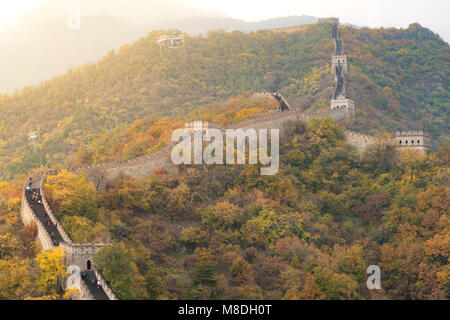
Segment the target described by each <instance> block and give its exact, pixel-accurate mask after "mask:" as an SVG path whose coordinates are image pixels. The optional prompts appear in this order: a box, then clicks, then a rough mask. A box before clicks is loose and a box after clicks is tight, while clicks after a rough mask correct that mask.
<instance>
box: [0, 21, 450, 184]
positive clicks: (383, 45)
mask: <svg viewBox="0 0 450 320" xmlns="http://www.w3.org/2000/svg"><path fill="white" fill-rule="evenodd" d="M341 31H342V34H343V40H344V49H345V52H346V53H347V54H348V56H349V59H350V66H351V70H350V74H351V76H350V79H349V83H348V85H347V90H348V93H349V95H350V96H351V97H352V99H354V100H355V102H356V105H357V108H356V109H357V116H356V119H357V122H356V124H355V125H354V129H356V130H360V131H364V132H367V131H370V132H372V133H375V132H377V131H379V130H382V131H384V130H387V131H390V132H393V130H394V129H395V128H396V127H399V126H408V127H410V128H414V126H415V125H417V126H420V127H423V128H424V129H425V130H428V131H429V132H430V133H431V134H432V135H433V138H434V143H435V144H437V143H438V141H439V140H438V138H439V137H441V136H443V135H446V134H447V133H448V123H449V121H448V118H449V117H448V116H449V114H448V112H449V96H448V85H449V80H448V74H449V70H450V50H449V46H448V44H447V43H445V42H444V41H443V40H441V39H440V38H439V37H438V36H437V35H434V34H433V33H431V32H430V31H429V30H427V29H425V28H422V27H420V26H418V25H412V26H410V28H408V29H407V30H394V29H392V30H391V29H389V30H368V29H361V30H357V29H353V28H350V27H343V28H341ZM161 34H162V32H151V33H149V35H148V36H147V37H146V38H143V39H141V40H139V41H138V42H136V43H134V44H132V45H125V46H123V47H122V48H121V49H120V51H118V52H116V53H114V52H110V53H109V54H107V55H106V56H105V57H104V58H103V59H102V60H101V61H99V62H98V63H96V64H91V65H85V66H83V67H80V68H78V69H75V70H72V71H70V72H69V73H68V74H65V75H62V76H60V77H57V78H54V79H52V80H50V81H47V82H45V83H43V84H41V85H40V86H38V87H36V88H26V89H24V90H22V91H21V92H18V93H16V94H14V95H4V96H0V111H1V112H0V166H1V171H2V176H3V177H4V178H12V177H14V176H15V175H17V174H20V173H25V172H28V171H29V170H30V169H32V168H36V167H39V166H50V165H53V164H57V163H62V162H63V161H65V160H66V158H67V156H70V155H71V154H74V153H75V152H76V151H77V150H78V149H80V148H81V147H87V146H88V145H89V144H90V143H91V142H92V141H93V140H94V139H96V138H98V137H100V135H101V134H102V133H108V132H110V131H111V130H112V129H115V128H118V127H119V126H122V127H123V128H124V129H123V130H125V128H126V127H127V126H128V125H130V124H131V123H133V122H134V121H136V120H138V119H142V118H146V117H154V119H156V120H158V119H159V118H160V117H162V116H168V117H179V116H183V115H187V114H188V113H190V112H192V111H193V110H195V109H197V108H198V107H199V106H205V105H207V104H208V103H217V102H225V101H227V100H228V99H229V98H230V97H234V96H239V95H242V94H244V93H245V92H246V91H264V90H269V91H280V92H282V93H283V94H284V95H285V96H287V98H288V99H289V100H290V101H292V104H293V105H294V106H297V107H298V108H299V109H301V110H310V111H324V110H327V109H328V107H329V99H330V97H331V93H332V91H333V79H332V77H331V75H330V74H329V58H330V55H331V54H332V52H333V50H334V49H333V47H332V46H333V45H332V42H331V40H330V38H331V25H329V24H326V23H325V24H315V25H310V26H306V27H304V28H303V29H302V31H300V32H295V33H290V34H284V33H274V32H271V31H261V32H257V33H251V34H244V33H241V32H231V33H224V32H211V33H209V34H208V36H207V37H194V38H192V37H188V38H187V39H186V46H185V48H183V49H180V50H173V51H163V52H162V53H161V52H160V49H159V47H158V46H157V45H156V44H155V40H156V39H157V37H158V36H159V35H161ZM32 131H33V132H36V133H37V134H38V135H39V137H38V139H37V140H36V147H37V148H36V152H33V148H32V145H31V141H30V140H28V139H27V137H28V135H29V133H30V132H32ZM441 140H444V138H442V137H441Z"/></svg>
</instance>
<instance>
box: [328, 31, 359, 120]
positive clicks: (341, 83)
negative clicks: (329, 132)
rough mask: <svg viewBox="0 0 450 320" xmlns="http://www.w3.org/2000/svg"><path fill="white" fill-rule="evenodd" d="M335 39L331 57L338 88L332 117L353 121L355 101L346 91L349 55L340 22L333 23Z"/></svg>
mask: <svg viewBox="0 0 450 320" xmlns="http://www.w3.org/2000/svg"><path fill="white" fill-rule="evenodd" d="M333 41H334V43H335V47H336V52H335V55H333V57H332V59H331V70H332V74H333V75H334V76H335V81H336V89H335V91H334V94H333V97H332V99H331V102H330V111H329V115H330V117H331V118H332V119H333V120H335V121H344V122H349V123H353V122H354V121H355V103H354V102H353V101H352V100H350V98H349V97H348V96H347V95H346V93H345V75H346V74H348V69H347V56H346V55H344V48H343V46H342V39H341V36H340V33H339V31H338V24H337V23H335V24H333Z"/></svg>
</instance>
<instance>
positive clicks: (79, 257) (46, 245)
mask: <svg viewBox="0 0 450 320" xmlns="http://www.w3.org/2000/svg"><path fill="white" fill-rule="evenodd" d="M28 181H29V180H28V179H27V180H26V182H25V183H24V186H23V190H22V203H21V209H20V216H21V219H22V221H23V223H24V224H25V225H28V224H30V223H35V224H36V226H37V230H38V233H37V239H38V240H39V242H40V243H41V245H42V248H43V249H44V250H49V249H54V248H55V244H54V242H53V241H52V239H51V236H50V235H49V232H48V231H47V229H46V227H45V226H44V224H43V223H42V221H41V220H40V219H39V218H38V217H37V216H36V214H35V212H34V211H33V209H32V208H31V206H30V203H29V202H28V200H27V197H26V188H27V185H28V184H27V183H28ZM32 181H34V182H33V183H36V181H38V185H37V186H34V187H33V188H36V187H37V189H39V190H40V194H41V195H42V203H43V206H44V209H45V212H46V214H47V217H48V219H50V220H51V221H52V223H53V224H54V225H55V226H56V229H57V231H58V233H59V234H60V235H61V238H62V239H63V242H61V243H59V246H60V247H61V249H63V251H64V253H65V261H64V263H65V265H66V266H72V265H73V266H77V267H78V268H79V269H80V271H86V270H93V269H94V268H95V267H94V263H93V255H94V254H95V253H96V252H97V251H98V250H100V249H101V248H102V247H103V246H105V245H107V244H106V243H75V242H73V241H72V240H71V239H70V237H69V236H68V235H67V233H66V232H65V230H64V228H63V227H62V225H61V224H60V223H59V221H58V220H57V218H56V217H55V215H54V214H53V212H52V210H51V208H50V206H49V205H48V202H47V199H46V198H45V181H46V174H43V175H42V176H40V177H37V178H36V177H35V178H34V179H32ZM95 272H96V274H97V275H98V276H99V277H98V278H97V279H99V281H100V282H102V283H103V284H102V288H103V290H104V292H105V293H106V294H107V296H108V297H109V298H110V300H117V298H116V297H115V295H114V293H113V292H112V290H111V289H110V288H109V287H108V286H107V284H106V282H105V281H104V280H103V277H101V278H100V276H101V275H100V274H99V273H98V272H97V271H95ZM78 290H79V292H80V293H79V294H78V296H77V297H75V299H79V300H92V299H94V298H93V296H92V295H91V294H90V292H89V289H88V288H87V287H86V285H85V284H84V283H83V282H81V283H80V287H79V288H78Z"/></svg>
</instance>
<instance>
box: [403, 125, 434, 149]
mask: <svg viewBox="0 0 450 320" xmlns="http://www.w3.org/2000/svg"><path fill="white" fill-rule="evenodd" d="M394 141H395V142H394V143H395V147H396V148H397V149H400V150H405V149H413V150H418V151H420V152H423V153H427V152H428V150H429V149H430V148H431V139H430V136H429V135H428V134H427V133H425V132H424V131H423V130H397V132H396V133H395V138H394Z"/></svg>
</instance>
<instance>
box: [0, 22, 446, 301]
mask: <svg viewBox="0 0 450 320" xmlns="http://www.w3.org/2000/svg"><path fill="white" fill-rule="evenodd" d="M341 31H342V34H343V35H342V37H343V39H344V46H345V52H346V53H347V54H348V56H349V59H350V64H349V66H350V68H351V69H350V78H349V83H348V87H347V91H348V93H349V95H350V96H351V97H352V99H354V100H355V102H356V110H357V115H356V123H355V124H354V125H353V127H352V129H354V130H356V131H360V132H364V133H377V132H384V131H389V132H391V133H392V132H393V130H395V128H396V127H398V126H403V125H406V126H408V127H410V128H413V127H414V126H415V125H417V126H422V127H424V129H426V130H428V131H429V132H430V133H431V134H432V135H433V138H434V141H433V142H434V144H435V150H434V151H435V152H434V153H431V154H430V155H428V156H425V157H421V156H417V155H415V154H414V153H405V154H403V155H402V154H401V153H399V152H397V151H396V150H395V149H394V148H393V147H392V146H389V145H386V144H384V143H381V142H380V143H376V144H374V145H373V146H372V147H370V148H369V149H368V150H367V151H366V152H365V153H364V154H362V155H360V154H358V153H357V152H356V149H355V148H353V147H352V146H350V145H349V144H347V143H346V142H345V141H344V133H343V130H342V127H341V126H340V125H338V124H335V123H333V122H332V121H331V119H329V118H320V119H314V120H312V121H311V122H310V123H308V124H306V123H296V124H293V125H292V126H291V127H289V128H288V130H287V131H286V134H285V135H283V136H282V141H281V148H280V157H281V159H280V163H281V166H280V172H279V173H278V174H277V175H275V176H261V175H260V174H259V168H258V166H204V167H202V166H192V167H189V166H186V167H184V166H183V167H180V173H179V174H178V175H176V176H171V175H167V174H166V172H164V171H163V170H161V171H158V172H155V176H153V177H150V178H145V179H140V180H133V179H131V178H130V177H127V176H119V177H118V178H116V179H115V180H114V181H111V182H109V183H108V185H107V186H106V189H105V190H104V191H102V192H98V191H96V189H95V186H94V185H93V184H92V183H91V182H89V180H88V179H87V178H86V177H84V176H82V175H74V174H72V173H69V172H67V171H61V172H60V173H59V174H58V175H56V176H50V177H48V180H47V184H46V197H47V198H48V201H49V203H50V205H51V206H52V207H53V211H54V213H55V215H56V216H57V217H58V219H59V221H60V222H61V224H62V225H63V227H64V229H65V230H66V231H67V232H68V233H69V235H70V236H71V238H72V239H73V240H74V241H81V242H83V241H105V240H110V241H111V243H112V245H111V246H105V247H103V248H102V249H101V250H100V251H99V252H98V253H97V254H96V255H95V257H94V261H95V264H96V266H97V267H98V269H99V270H100V271H101V273H102V275H103V276H104V277H105V279H106V280H107V281H108V282H109V284H110V287H111V288H112V289H113V290H114V292H115V294H116V295H117V297H118V298H119V299H263V298H264V299H448V298H449V296H450V286H449V283H450V282H449V279H450V270H449V264H448V259H449V255H450V253H449V251H448V248H449V241H450V239H449V234H450V233H449V214H450V212H449V199H450V193H449V188H448V185H449V179H448V176H449V169H448V168H449V156H450V153H449V152H450V144H449V142H448V136H447V135H448V132H449V131H448V129H449V128H448V122H449V121H448V120H449V115H448V112H449V102H450V100H449V96H448V85H449V83H448V75H449V67H450V61H449V60H450V59H449V58H450V51H449V46H448V44H446V43H445V42H443V41H442V40H441V39H440V38H439V37H438V36H436V35H434V34H432V33H431V32H430V31H428V30H427V29H424V28H422V27H420V26H418V25H412V26H411V27H410V28H409V29H407V30H394V29H389V30H366V29H362V30H356V29H353V28H350V27H344V28H341ZM161 34H162V33H160V32H152V33H150V34H149V35H148V37H146V38H144V39H141V40H140V41H138V42H137V43H135V44H133V45H127V46H124V47H122V49H121V50H120V51H119V52H117V53H114V52H111V53H109V54H108V55H106V56H105V57H104V58H103V59H102V60H101V61H100V62H99V63H96V64H92V65H86V66H83V67H81V68H78V69H76V70H72V71H71V72H69V73H68V74H66V75H62V76H60V77H57V78H55V79H52V80H50V81H47V82H45V83H43V84H41V85H40V86H38V87H37V88H27V89H25V90H23V91H21V92H18V93H16V94H14V95H7V96H1V97H0V111H1V112H0V139H1V140H0V157H1V158H0V166H1V169H2V177H3V178H4V179H10V180H11V181H9V182H3V183H0V299H61V298H69V297H70V292H69V293H68V294H66V295H64V293H63V292H61V291H60V290H59V288H60V283H61V281H63V280H62V279H64V277H65V276H66V275H65V270H64V267H63V260H62V253H61V252H60V251H55V252H52V251H48V252H43V251H40V247H39V244H38V242H37V241H36V232H37V229H36V226H33V225H32V224H31V225H29V226H26V227H25V226H23V224H22V223H21V221H20V218H19V215H18V213H19V210H20V201H21V195H22V194H21V188H22V187H21V186H22V183H23V181H24V180H25V179H26V175H25V173H28V172H30V171H31V170H32V169H33V168H38V167H50V166H53V167H59V168H61V167H65V166H71V167H75V166H80V165H86V164H91V163H96V162H102V161H106V160H109V159H117V160H126V159H131V158H134V157H137V156H139V155H142V154H146V153H149V152H152V151H155V150H158V149H160V148H161V147H162V146H164V144H166V143H167V142H168V141H169V137H170V134H171V132H172V130H173V129H175V128H177V127H182V126H183V125H184V122H185V121H190V120H204V121H213V122H217V123H221V124H223V125H226V124H230V123H234V122H239V121H242V120H245V119H248V118H249V117H252V116H253V115H255V114H261V113H266V112H270V111H272V110H274V108H276V105H275V103H274V102H273V101H271V100H263V99H254V98H252V96H251V92H255V91H265V90H268V91H280V92H281V93H283V95H284V96H286V97H287V98H288V100H289V101H290V102H291V104H292V105H294V106H296V107H297V108H298V109H300V110H308V111H310V112H316V111H317V112H319V111H325V110H327V109H328V108H329V100H330V97H331V95H332V91H333V84H334V79H333V78H332V76H331V75H330V72H329V71H330V70H329V58H330V55H331V54H332V53H333V49H334V48H333V47H332V41H331V25H330V24H326V23H325V24H316V25H311V26H306V27H303V28H302V29H301V30H300V31H299V32H294V33H291V34H285V33H275V32H270V31H265V32H257V33H252V34H244V33H240V32H232V33H224V32H212V33H210V34H209V35H208V37H196V38H187V39H186V46H185V48H183V49H179V50H176V51H175V50H174V51H167V50H163V51H160V49H159V47H158V46H157V45H155V43H154V42H155V39H157V37H158V36H159V35H161ZM31 131H34V132H36V133H37V134H38V135H39V136H38V138H37V140H36V145H35V147H36V148H35V150H33V146H32V142H31V141H30V140H28V139H27V137H28V134H29V133H30V132H31ZM439 144H441V145H442V146H441V147H440V148H438V145H439ZM34 151H36V152H34ZM41 169H42V168H41ZM111 256H114V259H111V258H110V257H111ZM372 264H375V265H378V266H380V268H381V270H382V288H383V290H381V291H369V290H367V287H366V284H365V281H366V279H367V275H366V268H367V267H368V266H369V265H372Z"/></svg>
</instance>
